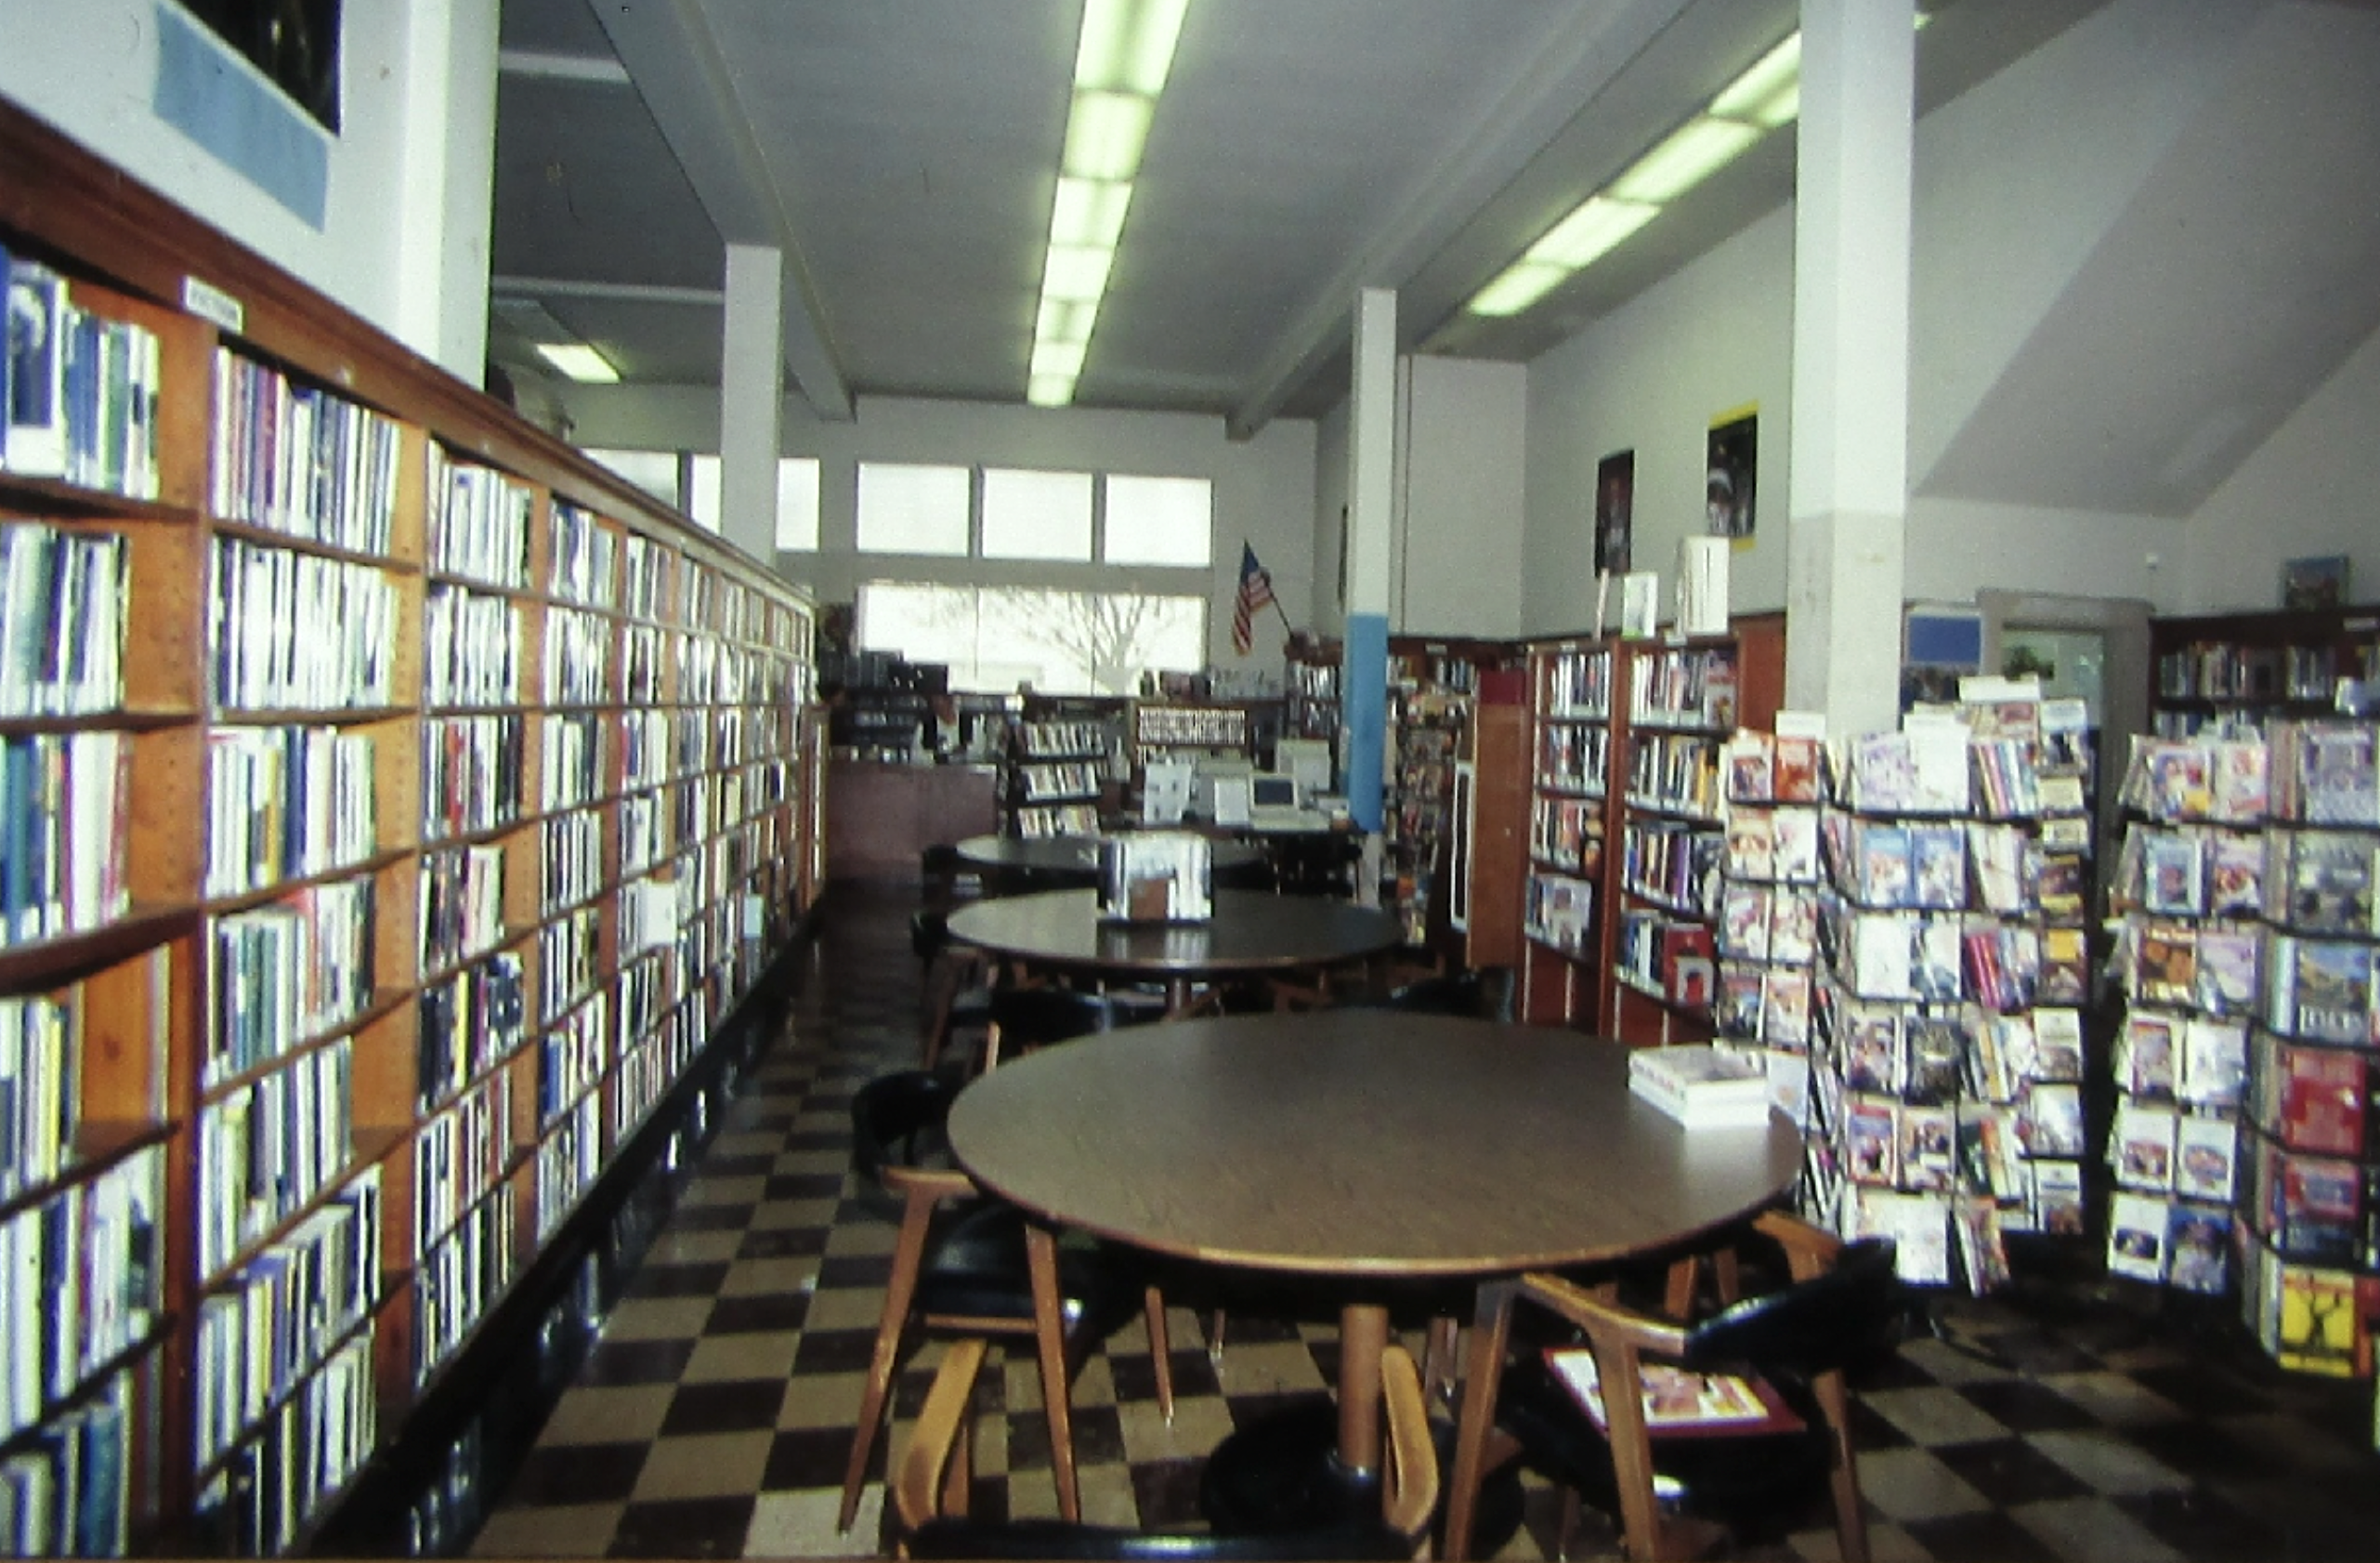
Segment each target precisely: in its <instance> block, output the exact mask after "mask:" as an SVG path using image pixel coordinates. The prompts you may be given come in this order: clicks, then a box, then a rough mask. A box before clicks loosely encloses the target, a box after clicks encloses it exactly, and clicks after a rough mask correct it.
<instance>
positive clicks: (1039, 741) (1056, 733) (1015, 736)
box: [1008, 722, 1107, 760]
mask: <svg viewBox="0 0 2380 1563" xmlns="http://www.w3.org/2000/svg"><path fill="white" fill-rule="evenodd" d="M1008 734H1009V742H1010V744H1011V745H1012V746H1013V748H1014V749H1015V751H1016V752H1017V753H1018V754H1020V755H1024V756H1025V757H1026V758H1027V759H1034V760H1059V759H1072V758H1074V757H1076V756H1078V755H1105V754H1106V753H1107V724H1106V723H1105V722H1016V723H1013V724H1011V725H1010V727H1009V729H1008Z"/></svg>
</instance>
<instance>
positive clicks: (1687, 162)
mask: <svg viewBox="0 0 2380 1563" xmlns="http://www.w3.org/2000/svg"><path fill="white" fill-rule="evenodd" d="M1759 138H1760V131H1759V126H1757V125H1744V124H1740V123H1739V122H1737V121H1735V120H1728V119H1713V118H1711V117H1710V116H1709V115H1708V114H1697V115H1695V116H1694V117H1693V119H1690V120H1688V121H1687V122H1686V123H1685V124H1683V125H1680V126H1679V127H1678V128H1677V129H1676V130H1674V131H1671V132H1670V133H1669V137H1668V138H1667V140H1665V141H1663V142H1662V143H1661V144H1660V145H1659V146H1657V147H1654V149H1653V150H1652V151H1649V152H1646V153H1645V154H1644V155H1643V156H1642V157H1641V158H1638V159H1637V160H1636V163H1635V164H1634V165H1633V166H1631V167H1630V168H1629V169H1628V172H1627V173H1625V174H1622V175H1621V176H1620V177H1618V178H1616V179H1614V180H1613V181H1612V189H1611V192H1612V193H1613V194H1614V195H1616V196H1618V197H1619V198H1620V199H1621V200H1623V201H1643V202H1649V203H1650V204H1653V205H1655V206H1666V205H1667V204H1669V203H1670V202H1672V201H1675V200H1677V199H1678V197H1680V196H1681V195H1683V194H1685V193H1686V191H1688V190H1692V189H1693V188H1694V187H1695V186H1696V185H1698V184H1700V183H1702V182H1703V181H1704V180H1705V179H1707V178H1708V177H1711V176H1712V175H1713V174H1715V173H1717V172H1719V170H1720V169H1721V168H1724V167H1726V166H1727V165H1728V164H1730V163H1733V162H1734V161H1735V159H1736V157H1737V156H1738V154H1740V153H1741V152H1742V151H1744V149H1745V148H1746V147H1748V146H1750V145H1751V144H1752V143H1753V142H1755V141H1757V140H1759Z"/></svg>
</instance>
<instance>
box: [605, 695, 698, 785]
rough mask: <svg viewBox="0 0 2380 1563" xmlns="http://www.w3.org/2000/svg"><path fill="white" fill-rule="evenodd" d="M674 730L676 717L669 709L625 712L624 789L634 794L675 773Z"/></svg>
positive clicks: (622, 760) (622, 715) (622, 734)
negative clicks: (672, 740) (673, 753)
mask: <svg viewBox="0 0 2380 1563" xmlns="http://www.w3.org/2000/svg"><path fill="white" fill-rule="evenodd" d="M690 722H691V718H689V723H690ZM674 730H676V727H675V717H674V716H673V713H671V712H669V711H666V710H661V711H655V710H632V711H627V712H623V713H622V714H621V728H620V732H621V789H622V790H623V791H626V792H631V793H634V792H637V791H640V790H642V789H644V788H647V787H658V786H660V784H661V783H662V782H663V781H668V780H669V779H670V777H671V776H672V775H673V774H675V772H673V770H672V769H671V766H670V759H671V754H672V751H671V748H670V738H671V734H672V732H673V731H674ZM681 768H682V767H681Z"/></svg>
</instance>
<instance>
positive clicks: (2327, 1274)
mask: <svg viewBox="0 0 2380 1563" xmlns="http://www.w3.org/2000/svg"><path fill="white" fill-rule="evenodd" d="M2279 1271H2280V1276H2279V1281H2280V1286H2279V1290H2280V1307H2279V1316H2278V1318H2277V1320H2275V1326H2274V1344H2275V1350H2274V1352H2273V1359H2274V1360H2275V1361H2277V1362H2279V1363H2280V1364H2281V1366H2282V1367H2283V1368H2286V1369H2289V1370H2290V1371H2292V1372H2295V1373H2325V1374H2329V1375H2331V1376H2333V1377H2337V1378H2351V1377H2353V1376H2354V1374H2355V1366H2356V1349H2355V1346H2356V1336H2357V1326H2356V1318H2355V1278H2354V1277H2353V1276H2352V1275H2349V1274H2347V1273H2346V1272H2344V1271H2340V1270H2330V1269H2322V1268H2320V1267H2315V1266H2312V1265H2297V1264H2290V1263H2288V1262H2286V1261H2284V1262H2282V1264H2281V1265H2280V1266H2279Z"/></svg>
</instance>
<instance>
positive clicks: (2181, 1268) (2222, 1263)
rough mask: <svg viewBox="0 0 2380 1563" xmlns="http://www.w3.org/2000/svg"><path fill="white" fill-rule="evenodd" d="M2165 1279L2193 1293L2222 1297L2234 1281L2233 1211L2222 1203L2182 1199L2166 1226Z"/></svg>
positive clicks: (2175, 1206) (2176, 1205) (2174, 1208)
mask: <svg viewBox="0 0 2380 1563" xmlns="http://www.w3.org/2000/svg"><path fill="white" fill-rule="evenodd" d="M2165 1279H2166V1281H2169V1282H2171V1283H2172V1284H2173V1285H2176V1286H2178V1287H2181V1288H2183V1289H2184V1290H2186V1291H2190V1292H2203V1293H2206V1294H2209V1295H2212V1296H2220V1295H2222V1294H2224V1293H2225V1292H2228V1291H2230V1284H2231V1213H2230V1211H2229V1210H2227V1209H2225V1208H2223V1207H2222V1206H2220V1205H2203V1204H2191V1203H2189V1202H2177V1203H2176V1204H2175V1205H2174V1207H2173V1213H2172V1216H2171V1219H2170V1221H2169V1224H2168V1225H2167V1227H2166V1228H2165Z"/></svg>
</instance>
